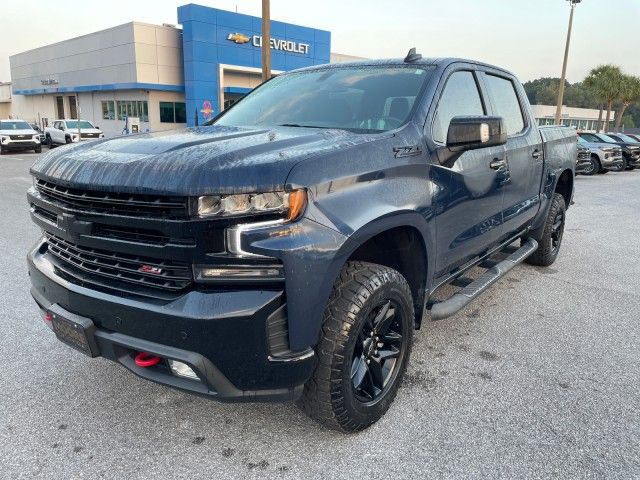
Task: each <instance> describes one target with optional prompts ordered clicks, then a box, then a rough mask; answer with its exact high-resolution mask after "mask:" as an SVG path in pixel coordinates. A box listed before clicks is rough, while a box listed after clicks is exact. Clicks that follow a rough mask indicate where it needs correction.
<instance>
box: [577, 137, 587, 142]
mask: <svg viewBox="0 0 640 480" xmlns="http://www.w3.org/2000/svg"><path fill="white" fill-rule="evenodd" d="M578 143H589V142H587V141H586V140H585V139H584V138H582V137H580V136H579V137H578Z"/></svg>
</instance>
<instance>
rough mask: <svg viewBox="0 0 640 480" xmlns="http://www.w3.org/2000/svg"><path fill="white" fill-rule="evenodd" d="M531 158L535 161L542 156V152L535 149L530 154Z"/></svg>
mask: <svg viewBox="0 0 640 480" xmlns="http://www.w3.org/2000/svg"><path fill="white" fill-rule="evenodd" d="M531 156H532V157H533V158H535V159H538V158H540V157H541V156H542V152H541V151H540V150H538V149H537V148H536V149H535V150H534V151H533V153H532V154H531Z"/></svg>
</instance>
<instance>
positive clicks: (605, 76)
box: [584, 65, 624, 131]
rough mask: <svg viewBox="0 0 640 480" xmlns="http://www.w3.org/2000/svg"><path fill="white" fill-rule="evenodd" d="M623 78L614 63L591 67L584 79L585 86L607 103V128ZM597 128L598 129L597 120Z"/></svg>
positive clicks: (620, 91)
mask: <svg viewBox="0 0 640 480" xmlns="http://www.w3.org/2000/svg"><path fill="white" fill-rule="evenodd" d="M623 79H624V74H623V73H622V71H621V70H620V68H619V67H616V66H615V65H600V66H599V67H596V68H594V69H592V70H591V71H590V72H589V75H587V78H585V79H584V84H585V85H586V86H587V88H589V89H590V90H591V91H592V92H593V93H594V95H596V96H597V97H598V98H599V99H600V101H602V102H603V103H605V104H606V105H607V117H606V120H605V126H606V128H609V122H610V121H611V109H612V107H613V102H615V101H617V100H618V99H619V98H620V95H621V93H622V84H623V82H624V80H623ZM597 130H598V131H600V124H599V122H598V129H597Z"/></svg>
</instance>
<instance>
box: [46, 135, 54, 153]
mask: <svg viewBox="0 0 640 480" xmlns="http://www.w3.org/2000/svg"><path fill="white" fill-rule="evenodd" d="M45 142H47V147H49V150H51V149H52V148H53V147H54V145H53V140H52V139H51V137H50V136H49V135H47V136H46V137H45Z"/></svg>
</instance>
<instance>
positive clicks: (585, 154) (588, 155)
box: [578, 151, 591, 160]
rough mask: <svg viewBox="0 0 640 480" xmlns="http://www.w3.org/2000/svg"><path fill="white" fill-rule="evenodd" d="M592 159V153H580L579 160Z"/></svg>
mask: <svg viewBox="0 0 640 480" xmlns="http://www.w3.org/2000/svg"><path fill="white" fill-rule="evenodd" d="M590 158H591V152H588V151H587V152H582V151H581V152H578V160H589V159H590Z"/></svg>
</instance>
